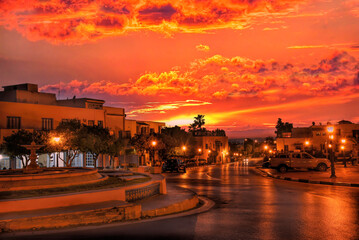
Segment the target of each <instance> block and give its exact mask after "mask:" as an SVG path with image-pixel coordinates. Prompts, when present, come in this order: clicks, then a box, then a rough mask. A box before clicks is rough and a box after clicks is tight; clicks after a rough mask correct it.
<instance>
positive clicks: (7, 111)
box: [0, 83, 165, 168]
mask: <svg viewBox="0 0 359 240" xmlns="http://www.w3.org/2000/svg"><path fill="white" fill-rule="evenodd" d="M3 88H4V91H2V92H0V144H1V143H2V142H3V138H4V137H6V136H10V135H11V134H12V133H13V132H14V131H17V130H19V129H25V130H29V131H33V130H45V131H48V130H52V129H55V128H56V127H57V126H58V125H59V123H61V122H64V121H68V120H70V119H77V120H79V121H80V122H81V123H83V124H86V125H90V126H94V125H97V126H101V127H106V128H109V130H110V133H111V134H113V135H115V136H116V137H122V138H124V137H132V136H134V135H135V134H138V133H143V132H145V133H147V132H148V133H150V132H151V131H153V132H156V133H158V132H160V131H161V128H162V127H164V126H165V124H164V123H161V122H150V121H136V120H127V119H126V114H125V109H124V108H116V107H108V106H104V104H105V101H103V100H99V99H91V98H76V97H73V98H72V99H65V100H58V99H56V95H55V94H52V93H43V92H39V91H38V86H37V85H36V84H30V83H25V84H19V85H11V86H4V87H3ZM132 125H133V126H135V127H132ZM139 126H145V130H143V129H142V127H139ZM0 156H1V157H0V167H1V168H3V167H4V166H5V167H7V168H8V167H10V164H5V161H6V160H8V161H9V159H8V157H6V156H4V155H0ZM42 157H43V156H41V157H40V158H39V161H42V162H43V164H44V165H47V166H49V167H50V166H62V165H61V162H58V161H55V160H54V159H57V156H55V157H54V158H53V159H51V158H50V157H47V159H46V160H43V159H42ZM45 157H46V156H45ZM1 162H2V164H1ZM107 162H108V159H106V158H104V159H101V160H100V162H99V164H98V165H97V166H102V167H105V166H108V163H107ZM20 165H21V164H20ZM20 165H19V161H18V162H17V163H16V166H17V167H20ZM93 165H94V162H93V159H92V156H91V154H86V153H85V154H82V155H81V156H78V157H77V158H76V159H75V161H74V166H81V167H82V166H87V167H91V166H93ZM11 167H12V168H14V167H15V165H14V164H12V166H11Z"/></svg>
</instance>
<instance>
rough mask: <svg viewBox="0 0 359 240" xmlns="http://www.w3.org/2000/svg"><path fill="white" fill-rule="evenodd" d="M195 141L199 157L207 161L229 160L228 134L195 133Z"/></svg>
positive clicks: (224, 161)
mask: <svg viewBox="0 0 359 240" xmlns="http://www.w3.org/2000/svg"><path fill="white" fill-rule="evenodd" d="M194 141H195V146H196V147H195V149H197V154H198V159H204V160H206V162H207V163H226V162H229V149H228V137H227V136H215V135H214V136H213V135H211V134H206V135H197V136H196V135H195V136H194Z"/></svg>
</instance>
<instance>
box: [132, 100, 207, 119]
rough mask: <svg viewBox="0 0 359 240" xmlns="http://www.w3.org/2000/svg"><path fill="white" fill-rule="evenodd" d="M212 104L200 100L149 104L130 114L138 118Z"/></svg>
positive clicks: (137, 108)
mask: <svg viewBox="0 0 359 240" xmlns="http://www.w3.org/2000/svg"><path fill="white" fill-rule="evenodd" d="M210 104H212V103H210V102H204V101H199V100H185V101H174V102H148V103H147V104H145V105H143V106H139V107H136V109H134V110H132V111H130V112H129V114H130V115H132V116H136V115H137V114H144V113H161V114H162V113H167V111H171V110H176V109H179V108H181V107H195V106H204V105H210Z"/></svg>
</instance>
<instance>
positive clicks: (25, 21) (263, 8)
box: [0, 0, 305, 43]
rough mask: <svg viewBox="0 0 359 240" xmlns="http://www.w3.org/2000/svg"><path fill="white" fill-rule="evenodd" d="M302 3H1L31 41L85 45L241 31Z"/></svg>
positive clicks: (2, 18)
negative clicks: (147, 34) (142, 34)
mask: <svg viewBox="0 0 359 240" xmlns="http://www.w3.org/2000/svg"><path fill="white" fill-rule="evenodd" d="M301 2H305V0H293V1H289V0H272V1H266V0H253V1H236V2H234V1H231V0H225V1H214V0H212V1H194V0H187V1H180V0H173V1H169V0H160V1H139V0H124V1H113V0H97V1H96V0H77V1H72V0H53V1H42V0H26V1H25V0H12V1H0V23H1V24H2V25H4V26H5V27H7V28H8V29H16V30H17V31H19V32H21V33H22V34H23V35H25V36H26V37H27V38H29V39H32V40H40V39H46V40H48V41H50V42H54V43H58V42H67V43H81V42H83V41H88V40H94V39H98V38H103V37H106V36H113V35H120V34H123V33H126V32H128V31H136V30H141V29H147V30H151V31H158V32H163V33H166V34H172V33H173V32H204V31H207V30H212V29H218V28H233V29H243V28H246V27H249V26H250V24H251V23H252V20H254V19H255V18H258V17H264V16H268V15H271V16H277V15H278V14H286V13H288V12H291V11H292V9H293V7H294V6H296V5H297V4H298V3H301Z"/></svg>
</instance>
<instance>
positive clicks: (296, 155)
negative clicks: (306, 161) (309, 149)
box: [293, 153, 301, 158]
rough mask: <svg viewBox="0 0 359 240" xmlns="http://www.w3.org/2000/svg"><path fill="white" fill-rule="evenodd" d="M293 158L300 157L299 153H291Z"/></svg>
mask: <svg viewBox="0 0 359 240" xmlns="http://www.w3.org/2000/svg"><path fill="white" fill-rule="evenodd" d="M293 158H301V157H300V153H296V154H293Z"/></svg>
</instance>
